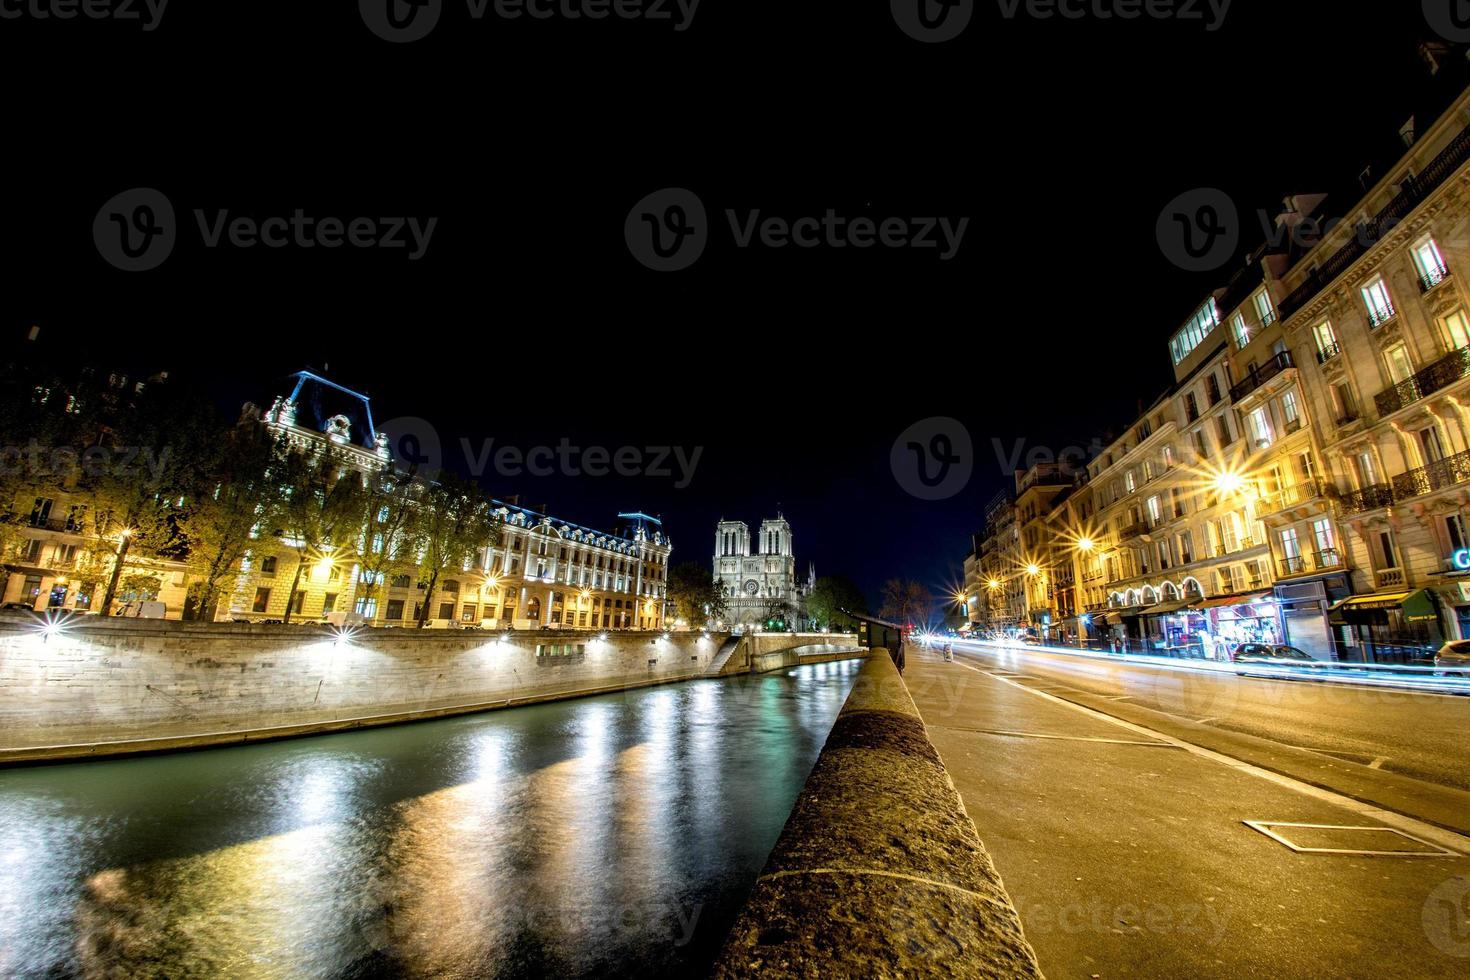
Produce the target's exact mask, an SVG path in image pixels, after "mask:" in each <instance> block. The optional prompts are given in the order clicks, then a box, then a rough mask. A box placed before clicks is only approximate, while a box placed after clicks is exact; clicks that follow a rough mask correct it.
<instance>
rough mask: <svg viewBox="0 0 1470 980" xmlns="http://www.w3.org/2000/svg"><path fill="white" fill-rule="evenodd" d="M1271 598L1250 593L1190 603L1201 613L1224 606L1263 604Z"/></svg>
mask: <svg viewBox="0 0 1470 980" xmlns="http://www.w3.org/2000/svg"><path fill="white" fill-rule="evenodd" d="M1269 598H1271V593H1269V592H1251V593H1248V594H1245V595H1226V596H1221V597H1219V598H1218V599H1205V600H1204V601H1202V602H1194V603H1191V605H1192V606H1193V608H1195V609H1199V610H1201V611H1203V610H1206V609H1223V608H1224V607H1226V606H1251V605H1254V604H1256V603H1257V602H1265V601H1266V600H1267V599H1269Z"/></svg>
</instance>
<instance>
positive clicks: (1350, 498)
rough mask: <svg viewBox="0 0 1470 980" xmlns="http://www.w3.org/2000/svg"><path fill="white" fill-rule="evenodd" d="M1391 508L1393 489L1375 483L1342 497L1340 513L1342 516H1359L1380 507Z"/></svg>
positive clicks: (1386, 485) (1384, 484)
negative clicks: (1341, 512)
mask: <svg viewBox="0 0 1470 980" xmlns="http://www.w3.org/2000/svg"><path fill="white" fill-rule="evenodd" d="M1392 506H1393V487H1391V486H1389V485H1388V484H1386V483H1375V484H1373V485H1372V486H1367V487H1364V488H1363V489H1361V490H1354V491H1352V492H1351V493H1345V494H1343V495H1342V511H1343V513H1344V514H1359V513H1362V512H1363V511H1365V510H1377V509H1378V508H1380V507H1392Z"/></svg>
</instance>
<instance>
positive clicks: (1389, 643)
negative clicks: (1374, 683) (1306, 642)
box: [1328, 589, 1444, 665]
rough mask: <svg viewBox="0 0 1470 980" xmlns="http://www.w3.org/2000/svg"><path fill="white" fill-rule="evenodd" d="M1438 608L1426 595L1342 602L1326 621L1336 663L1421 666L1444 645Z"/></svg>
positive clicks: (1417, 592)
mask: <svg viewBox="0 0 1470 980" xmlns="http://www.w3.org/2000/svg"><path fill="white" fill-rule="evenodd" d="M1437 606H1438V603H1437V602H1436V599H1435V597H1434V594H1433V593H1431V592H1430V591H1429V590H1428V589H1417V590H1413V591H1407V590H1406V591H1401V592H1379V593H1376V594H1374V595H1358V596H1352V597H1351V598H1347V599H1343V600H1342V601H1341V602H1338V603H1336V604H1335V605H1333V607H1332V609H1331V610H1330V611H1329V613H1328V619H1329V621H1330V622H1331V623H1332V625H1333V626H1335V627H1337V628H1338V629H1337V631H1336V632H1337V635H1336V641H1337V644H1338V657H1339V659H1341V660H1346V661H1349V662H1351V663H1369V664H1420V665H1422V664H1425V663H1428V662H1430V661H1431V660H1432V659H1433V657H1434V652H1435V651H1436V650H1437V649H1439V647H1440V645H1441V644H1442V643H1443V642H1444V634H1443V631H1442V629H1441V628H1440V622H1439V610H1438V608H1437Z"/></svg>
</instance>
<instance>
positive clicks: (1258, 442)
mask: <svg viewBox="0 0 1470 980" xmlns="http://www.w3.org/2000/svg"><path fill="white" fill-rule="evenodd" d="M1248 418H1249V420H1250V430H1251V442H1252V444H1254V445H1255V447H1256V448H1257V449H1264V448H1266V447H1267V446H1269V445H1271V443H1272V442H1274V441H1275V438H1276V437H1275V434H1274V433H1273V432H1272V430H1271V415H1270V413H1269V412H1267V411H1266V406H1264V405H1262V406H1261V407H1260V408H1258V409H1256V410H1255V411H1253V412H1251V413H1250V415H1249V416H1248Z"/></svg>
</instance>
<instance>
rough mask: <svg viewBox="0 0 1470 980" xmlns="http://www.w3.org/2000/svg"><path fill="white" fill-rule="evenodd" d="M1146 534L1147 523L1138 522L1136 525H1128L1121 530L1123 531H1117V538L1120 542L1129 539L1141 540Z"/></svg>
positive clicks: (1147, 530) (1147, 529)
mask: <svg viewBox="0 0 1470 980" xmlns="http://www.w3.org/2000/svg"><path fill="white" fill-rule="evenodd" d="M1148 532H1149V526H1148V522H1147V521H1139V522H1137V523H1136V524H1130V525H1128V526H1127V527H1125V528H1123V530H1121V531H1119V532H1118V537H1119V539H1121V540H1127V539H1129V538H1141V537H1143V536H1144V535H1145V534H1147V533H1148Z"/></svg>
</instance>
